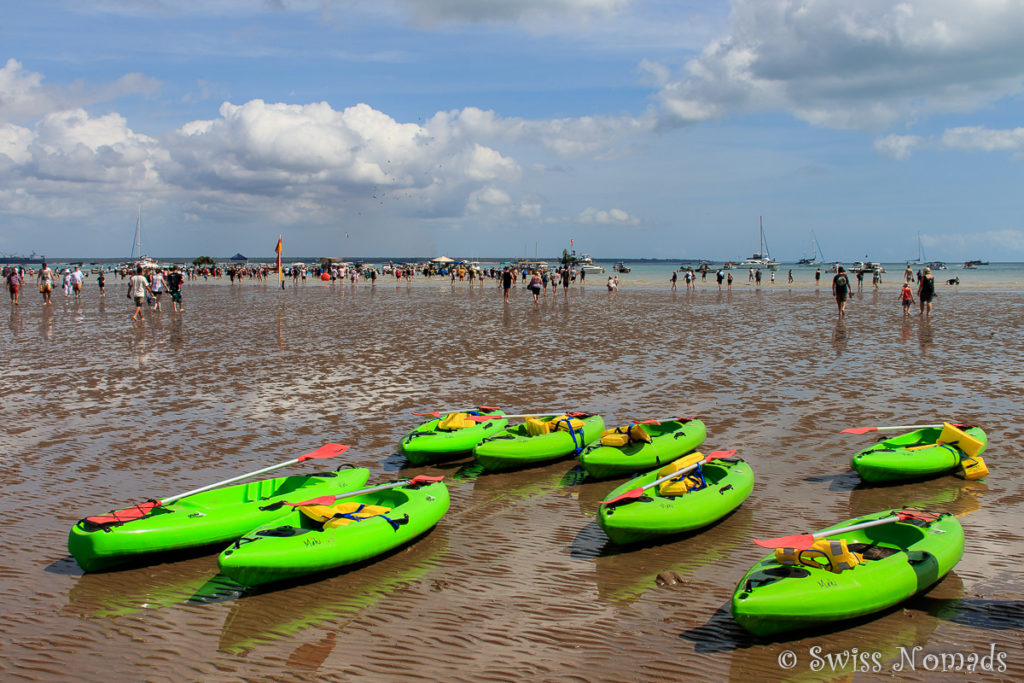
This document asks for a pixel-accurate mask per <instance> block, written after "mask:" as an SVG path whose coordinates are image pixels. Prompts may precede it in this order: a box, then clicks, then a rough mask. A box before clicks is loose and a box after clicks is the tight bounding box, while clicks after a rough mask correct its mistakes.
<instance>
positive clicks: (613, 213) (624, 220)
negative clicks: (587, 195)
mask: <svg viewBox="0 0 1024 683" xmlns="http://www.w3.org/2000/svg"><path fill="white" fill-rule="evenodd" d="M576 220H577V222H579V223H583V224H585V225H587V224H595V223H596V224H599V225H639V223H640V219H639V218H636V217H635V216H630V215H629V214H628V213H626V212H625V211H623V210H622V209H607V210H605V209H595V208H593V207H588V208H586V209H584V210H583V211H581V212H580V215H579V217H578V218H577V219H576Z"/></svg>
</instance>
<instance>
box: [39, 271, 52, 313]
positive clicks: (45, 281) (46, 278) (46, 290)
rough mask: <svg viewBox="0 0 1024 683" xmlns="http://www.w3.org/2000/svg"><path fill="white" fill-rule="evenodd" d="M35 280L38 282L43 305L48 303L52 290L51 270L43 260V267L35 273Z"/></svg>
mask: <svg viewBox="0 0 1024 683" xmlns="http://www.w3.org/2000/svg"><path fill="white" fill-rule="evenodd" d="M36 282H37V283H39V293H40V294H42V295H43V305H44V306H45V305H46V304H48V303H50V294H51V293H52V292H53V271H52V270H50V267H49V266H47V265H46V261H43V267H42V268H40V269H39V273H38V274H37V275H36Z"/></svg>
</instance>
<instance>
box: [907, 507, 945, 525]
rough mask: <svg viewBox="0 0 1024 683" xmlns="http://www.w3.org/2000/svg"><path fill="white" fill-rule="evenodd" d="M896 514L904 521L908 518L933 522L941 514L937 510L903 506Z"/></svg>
mask: <svg viewBox="0 0 1024 683" xmlns="http://www.w3.org/2000/svg"><path fill="white" fill-rule="evenodd" d="M896 516H897V517H899V518H900V521H901V522H905V521H906V520H908V519H917V520H920V521H922V522H934V521H935V520H937V519H938V518H939V517H941V516H942V515H941V514H939V513H938V512H926V511H924V510H918V509H916V508H904V509H903V510H900V511H899V512H897V513H896Z"/></svg>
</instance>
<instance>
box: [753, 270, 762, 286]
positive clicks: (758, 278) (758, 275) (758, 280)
mask: <svg viewBox="0 0 1024 683" xmlns="http://www.w3.org/2000/svg"><path fill="white" fill-rule="evenodd" d="M754 286H755V287H760V286H761V269H760V268H758V269H757V271H756V272H755V273H754Z"/></svg>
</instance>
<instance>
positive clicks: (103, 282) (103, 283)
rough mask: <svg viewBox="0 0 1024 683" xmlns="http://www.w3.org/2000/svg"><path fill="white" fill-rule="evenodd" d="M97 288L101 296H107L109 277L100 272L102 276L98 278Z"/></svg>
mask: <svg viewBox="0 0 1024 683" xmlns="http://www.w3.org/2000/svg"><path fill="white" fill-rule="evenodd" d="M96 286H97V287H99V288H100V296H106V295H107V276H106V275H104V274H103V271H102V270H101V271H100V274H99V275H97V276H96Z"/></svg>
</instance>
